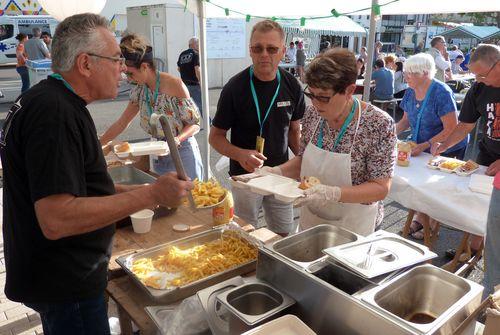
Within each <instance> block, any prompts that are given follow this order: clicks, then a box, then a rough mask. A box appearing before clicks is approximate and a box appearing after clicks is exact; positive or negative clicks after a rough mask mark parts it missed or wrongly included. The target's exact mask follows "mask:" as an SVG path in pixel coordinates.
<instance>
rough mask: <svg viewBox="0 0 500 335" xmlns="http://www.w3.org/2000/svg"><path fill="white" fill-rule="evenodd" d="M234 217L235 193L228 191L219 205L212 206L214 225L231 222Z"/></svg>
mask: <svg viewBox="0 0 500 335" xmlns="http://www.w3.org/2000/svg"><path fill="white" fill-rule="evenodd" d="M233 217H234V201H233V194H232V193H231V191H229V190H228V191H226V197H225V198H224V201H222V203H221V204H220V205H219V206H217V207H214V208H212V219H213V223H214V226H218V225H221V224H227V223H229V222H231V220H232V219H233Z"/></svg>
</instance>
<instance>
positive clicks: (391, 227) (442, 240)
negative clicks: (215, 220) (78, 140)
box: [0, 68, 483, 335]
mask: <svg viewBox="0 0 500 335" xmlns="http://www.w3.org/2000/svg"><path fill="white" fill-rule="evenodd" d="M16 76H17V74H16V73H15V69H12V68H0V90H2V87H4V86H5V85H7V86H8V85H10V87H12V83H17V84H16V85H19V87H20V84H19V82H18V80H17V79H16V78H17V77H16ZM2 85H4V86H2ZM14 86H15V85H14ZM124 89H125V88H124ZM12 91H13V90H12ZM219 94H220V90H218V89H214V90H211V91H210V114H211V115H212V116H213V114H214V112H215V108H216V104H217V99H218V96H219ZM127 102H128V99H127V95H126V93H124V94H122V95H120V96H119V97H118V98H117V99H115V100H111V101H104V102H97V103H93V104H91V105H89V110H90V112H91V114H92V117H93V119H94V123H95V124H96V128H97V131H98V133H102V132H103V131H104V130H105V129H107V127H108V126H109V125H110V124H112V123H113V121H114V120H116V119H117V118H118V116H119V115H120V113H121V112H122V111H123V110H124V108H125V106H126V105H127ZM9 108H10V104H1V103H0V122H1V121H2V120H3V119H4V118H5V117H6V114H7V112H8V109H9ZM204 136H205V135H204V131H202V132H200V133H199V134H198V135H197V138H198V141H199V143H200V149H201V150H202V152H203V151H204V148H205V145H206V144H205V143H204V141H203V137H204ZM145 137H146V136H145V133H144V132H143V131H142V130H141V128H140V127H139V124H138V121H137V119H136V120H134V121H133V122H132V124H131V125H130V127H129V128H128V129H127V130H126V131H125V132H124V133H123V134H122V135H121V136H120V139H123V140H131V139H142V138H145ZM219 159H220V155H219V154H218V153H216V152H215V151H214V150H211V152H210V160H211V166H212V172H213V174H214V176H215V177H216V178H217V179H218V180H220V181H223V182H226V181H227V168H226V169H223V170H221V171H217V170H216V169H215V168H214V167H215V164H216V162H217V161H218V160H219ZM0 200H1V198H0ZM384 202H385V218H384V221H383V224H382V229H385V230H387V231H390V232H395V233H397V232H399V231H400V230H401V229H402V227H403V224H404V221H405V219H406V215H407V211H406V209H405V208H403V207H402V206H400V205H399V204H398V203H396V202H394V201H392V200H391V199H386V200H385V201H384ZM0 205H1V201H0ZM1 218H2V217H1V211H0V225H1ZM460 238H461V233H460V232H458V231H456V230H453V229H448V228H446V227H443V228H442V229H441V232H440V236H439V240H438V242H437V244H436V246H435V251H436V252H437V253H438V254H439V258H438V259H436V260H435V261H434V264H435V265H438V266H440V265H443V264H444V263H446V262H447V261H448V259H446V258H445V256H444V251H445V250H446V249H447V248H450V247H452V246H455V245H456V244H457V243H458V241H459V240H460ZM480 266H482V262H481V264H480ZM482 277H483V273H482V271H481V270H479V269H475V270H474V271H472V273H471V274H470V275H469V277H468V278H469V279H472V280H474V281H476V282H481V281H482ZM4 283H5V266H4V261H3V239H1V240H0V287H1V288H3V285H4ZM0 292H1V293H0V335H3V334H5V335H14V334H40V333H41V332H42V331H41V324H40V318H39V316H38V315H37V313H35V312H33V311H32V310H30V309H29V308H26V307H25V306H23V305H22V304H19V303H15V302H11V301H9V300H8V299H6V297H5V295H4V294H3V289H1V291H0ZM110 315H116V312H115V309H114V308H113V306H111V309H110Z"/></svg>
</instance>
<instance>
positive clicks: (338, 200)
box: [278, 49, 396, 235]
mask: <svg viewBox="0 0 500 335" xmlns="http://www.w3.org/2000/svg"><path fill="white" fill-rule="evenodd" d="M357 73H358V72H357V68H356V58H355V56H354V54H353V53H352V52H350V51H348V50H346V49H332V50H328V51H326V52H325V53H323V54H321V55H319V56H318V57H316V58H315V59H314V60H313V61H312V62H311V63H310V64H309V66H308V68H307V69H306V78H305V79H306V83H307V84H308V87H307V88H306V89H305V90H304V94H305V95H306V96H308V97H309V98H310V99H311V102H312V106H308V107H307V109H306V112H305V114H304V118H303V119H302V137H301V144H300V151H299V155H298V156H296V157H295V158H293V159H292V160H290V161H288V162H286V163H284V164H282V165H280V166H279V169H280V171H278V172H282V173H283V175H285V176H288V177H291V178H299V177H302V178H303V177H311V176H314V177H316V178H318V179H319V180H320V182H321V184H319V185H315V186H313V187H311V188H309V189H307V190H306V191H305V193H306V195H307V196H306V198H305V200H303V201H302V203H303V207H302V212H301V215H300V226H301V229H306V228H308V227H311V226H314V225H317V224H320V223H324V222H329V223H331V224H333V225H337V226H341V227H344V228H346V229H348V230H350V231H353V232H356V233H358V234H361V235H368V234H370V233H372V232H373V231H374V230H375V227H376V226H377V225H379V224H380V223H381V222H382V219H383V206H382V202H381V200H382V199H384V198H385V197H386V195H387V193H388V192H389V187H390V185H391V178H392V176H393V172H394V165H395V159H396V155H395V147H396V134H395V131H394V123H393V120H392V119H391V117H390V116H389V115H388V114H387V113H385V112H383V111H382V110H380V109H378V108H376V107H374V106H372V105H370V104H369V103H365V102H363V101H360V100H359V99H357V98H356V97H354V96H353V93H354V91H355V89H356V78H357Z"/></svg>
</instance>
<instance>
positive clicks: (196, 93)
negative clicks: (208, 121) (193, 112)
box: [186, 85, 203, 118]
mask: <svg viewBox="0 0 500 335" xmlns="http://www.w3.org/2000/svg"><path fill="white" fill-rule="evenodd" d="M186 86H187V89H188V91H189V95H190V96H191V98H193V100H194V103H195V104H196V106H198V109H199V110H200V116H201V117H202V118H203V105H202V104H201V88H200V85H186Z"/></svg>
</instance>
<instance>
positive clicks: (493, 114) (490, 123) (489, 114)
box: [458, 82, 500, 159]
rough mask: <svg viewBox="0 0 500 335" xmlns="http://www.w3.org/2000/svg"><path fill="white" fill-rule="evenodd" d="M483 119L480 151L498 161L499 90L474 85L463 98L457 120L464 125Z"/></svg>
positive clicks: (499, 142)
mask: <svg viewBox="0 0 500 335" xmlns="http://www.w3.org/2000/svg"><path fill="white" fill-rule="evenodd" d="M480 117H483V118H484V120H485V121H486V122H484V128H483V134H484V136H483V139H482V140H481V142H480V145H479V148H480V150H485V151H486V153H487V154H488V155H489V156H490V157H492V158H493V159H500V88H499V87H492V86H487V85H485V84H484V83H477V82H476V83H474V84H473V85H472V87H471V88H470V90H469V91H468V92H467V95H466V96H465V99H464V102H463V103H462V109H461V110H460V115H459V116H458V119H459V120H460V121H461V122H465V123H475V122H476V121H477V120H478V119H479V118H480Z"/></svg>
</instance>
